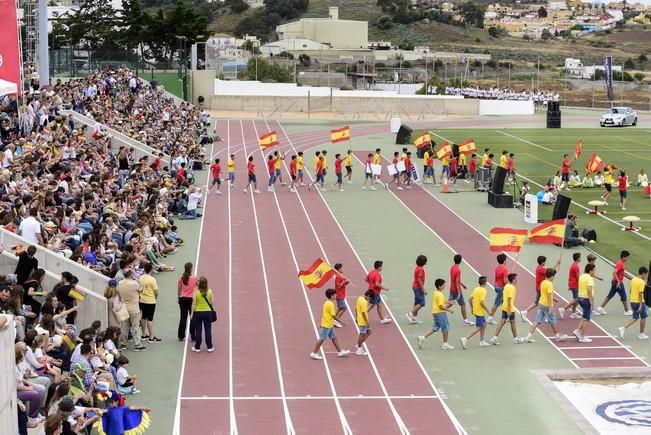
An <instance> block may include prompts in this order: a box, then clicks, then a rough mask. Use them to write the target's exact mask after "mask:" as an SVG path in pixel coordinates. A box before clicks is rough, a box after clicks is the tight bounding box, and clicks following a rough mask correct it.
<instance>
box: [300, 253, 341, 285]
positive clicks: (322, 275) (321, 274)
mask: <svg viewBox="0 0 651 435" xmlns="http://www.w3.org/2000/svg"><path fill="white" fill-rule="evenodd" d="M334 274H335V270H334V269H333V268H332V266H330V265H329V264H328V263H326V262H325V261H323V260H322V259H320V258H317V259H316V261H315V262H314V263H312V265H311V266H310V267H309V268H308V269H307V270H301V271H299V272H298V278H299V279H300V280H301V282H302V283H303V284H304V285H305V286H306V287H308V288H321V287H323V286H324V285H325V283H326V282H328V281H329V280H330V278H332V276H333V275H334Z"/></svg>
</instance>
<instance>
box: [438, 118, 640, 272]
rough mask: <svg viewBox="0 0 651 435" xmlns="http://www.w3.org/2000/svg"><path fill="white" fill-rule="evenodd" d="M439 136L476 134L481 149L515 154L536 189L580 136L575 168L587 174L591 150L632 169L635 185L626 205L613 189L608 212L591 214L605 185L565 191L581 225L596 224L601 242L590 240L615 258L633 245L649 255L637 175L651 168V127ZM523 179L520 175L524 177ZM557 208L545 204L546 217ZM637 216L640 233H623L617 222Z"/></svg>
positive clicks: (459, 132)
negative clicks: (623, 206) (623, 207)
mask: <svg viewBox="0 0 651 435" xmlns="http://www.w3.org/2000/svg"><path fill="white" fill-rule="evenodd" d="M433 132H434V133H435V134H436V135H438V136H439V137H436V136H434V137H433V139H434V140H435V141H437V143H441V142H442V141H443V140H444V139H443V138H446V139H449V140H452V141H454V142H457V143H458V142H461V141H463V140H466V139H468V138H473V139H474V140H475V141H476V142H477V147H478V150H479V151H480V152H482V151H483V149H484V148H490V149H491V152H493V153H494V154H495V155H496V156H499V155H501V153H502V151H503V150H508V151H509V152H513V153H515V159H516V169H517V172H518V174H519V175H520V176H521V177H525V178H526V179H529V180H530V182H529V183H530V185H531V187H532V192H534V193H535V192H537V191H539V190H542V189H541V185H544V184H545V183H546V182H547V180H549V178H552V177H553V176H554V174H555V173H556V171H557V170H559V169H560V166H561V160H562V158H563V154H564V153H567V154H570V156H572V155H573V153H574V146H575V143H576V140H577V139H578V138H579V137H582V138H583V139H584V142H585V143H584V146H583V153H582V156H581V158H580V159H579V160H578V161H576V162H574V163H573V165H572V170H574V169H576V170H578V171H579V174H581V175H582V176H583V175H584V174H585V169H584V168H585V162H586V160H587V159H588V158H589V157H590V155H591V153H592V152H596V153H597V154H598V155H599V156H600V157H601V158H602V159H603V160H604V162H605V163H606V164H608V163H615V164H617V166H619V167H620V168H622V169H624V170H626V171H627V173H628V175H629V178H630V180H631V183H632V184H633V186H631V187H630V188H629V199H628V204H627V210H626V211H623V210H620V208H619V204H618V201H619V195H618V194H617V192H616V189H615V192H613V194H612V195H611V197H610V199H609V206H608V207H606V208H605V209H606V211H607V214H606V216H605V217H604V216H595V215H588V214H586V211H585V209H584V208H581V206H583V207H588V202H589V201H591V200H594V199H599V196H600V195H601V194H602V193H603V189H599V188H594V189H573V190H572V191H564V192H563V194H564V195H567V196H569V197H571V198H572V200H573V203H572V207H571V209H570V213H572V214H576V215H578V216H579V217H580V222H579V225H580V227H591V228H594V229H595V230H596V231H597V235H598V241H597V243H596V244H594V245H591V248H593V249H594V250H595V251H597V252H599V253H600V254H601V255H604V256H606V257H607V258H609V259H611V260H615V259H617V258H618V256H619V252H620V251H621V250H622V249H628V250H629V251H631V253H632V254H633V255H634V256H635V257H636V258H638V259H640V258H645V259H646V258H649V253H648V252H649V250H648V247H649V240H651V239H650V238H651V207H650V206H651V202H650V200H649V199H648V198H647V197H645V196H644V195H643V192H642V189H641V188H638V187H635V186H634V183H635V181H636V180H637V174H638V172H639V171H640V169H645V172H648V171H649V170H650V169H651V156H650V155H649V151H650V150H651V142H650V141H649V139H650V138H651V130H644V129H642V128H635V127H634V128H626V129H621V128H609V129H606V128H603V129H598V128H594V129H567V128H564V129H562V130H547V129H472V130H471V129H454V130H452V129H451V130H434V131H433ZM522 181H524V179H520V182H522ZM551 212H552V208H551V207H547V206H541V208H539V214H540V218H541V219H548V218H549V217H550V216H551ZM628 215H635V216H639V217H640V218H641V220H642V221H641V222H640V226H641V227H642V230H641V231H640V233H639V234H638V233H631V232H624V231H622V230H621V228H620V226H618V225H617V224H616V223H621V218H622V217H624V216H628Z"/></svg>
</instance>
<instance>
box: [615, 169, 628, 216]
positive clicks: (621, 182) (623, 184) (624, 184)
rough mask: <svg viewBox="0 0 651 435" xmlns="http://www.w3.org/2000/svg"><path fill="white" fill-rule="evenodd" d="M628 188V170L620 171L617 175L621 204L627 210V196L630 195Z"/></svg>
mask: <svg viewBox="0 0 651 435" xmlns="http://www.w3.org/2000/svg"><path fill="white" fill-rule="evenodd" d="M627 188H628V175H626V172H624V171H619V177H617V189H618V190H619V205H620V207H621V208H622V210H626V197H627V196H628V194H627V192H626V189H627Z"/></svg>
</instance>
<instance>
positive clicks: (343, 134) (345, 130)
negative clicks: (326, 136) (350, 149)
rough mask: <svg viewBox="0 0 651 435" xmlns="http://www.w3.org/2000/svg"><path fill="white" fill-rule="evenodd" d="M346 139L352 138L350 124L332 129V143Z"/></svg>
mask: <svg viewBox="0 0 651 435" xmlns="http://www.w3.org/2000/svg"><path fill="white" fill-rule="evenodd" d="M345 140H350V126H349V125H346V126H344V127H341V128H338V129H336V130H330V141H331V142H332V143H337V142H343V141H345Z"/></svg>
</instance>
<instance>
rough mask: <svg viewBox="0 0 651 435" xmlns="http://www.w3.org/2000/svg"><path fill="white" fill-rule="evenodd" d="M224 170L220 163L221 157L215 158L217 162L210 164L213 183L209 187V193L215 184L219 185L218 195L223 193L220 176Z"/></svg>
mask: <svg viewBox="0 0 651 435" xmlns="http://www.w3.org/2000/svg"><path fill="white" fill-rule="evenodd" d="M221 172H222V167H221V165H220V164H219V159H215V163H213V164H212V165H210V174H211V175H212V184H211V185H210V188H209V189H208V195H210V190H211V189H212V188H213V187H215V184H216V185H217V191H216V192H215V193H216V194H217V195H221V194H222V192H221V188H222V180H221V178H219V176H220V175H221Z"/></svg>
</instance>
